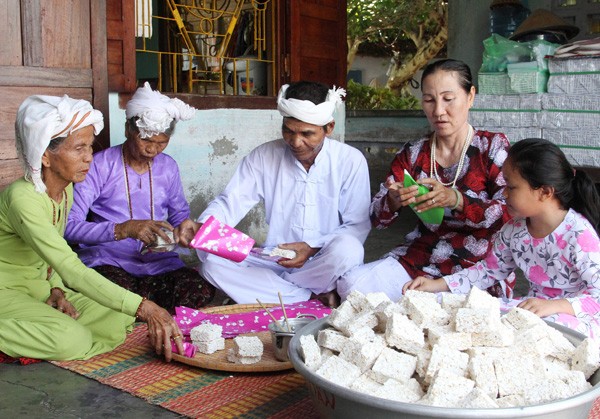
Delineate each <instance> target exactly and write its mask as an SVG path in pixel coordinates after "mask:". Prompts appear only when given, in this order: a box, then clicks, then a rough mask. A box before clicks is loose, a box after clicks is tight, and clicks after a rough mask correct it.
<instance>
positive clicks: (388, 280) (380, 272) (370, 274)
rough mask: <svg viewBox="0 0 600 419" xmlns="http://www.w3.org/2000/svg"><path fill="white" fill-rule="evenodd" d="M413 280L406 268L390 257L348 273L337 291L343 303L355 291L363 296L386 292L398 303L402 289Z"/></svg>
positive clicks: (339, 283) (340, 282)
mask: <svg viewBox="0 0 600 419" xmlns="http://www.w3.org/2000/svg"><path fill="white" fill-rule="evenodd" d="M411 279H412V278H411V277H410V276H409V275H408V273H407V272H406V269H404V266H402V265H401V264H400V262H398V261H397V260H396V259H395V258H393V257H391V256H389V257H387V258H385V259H380V260H376V261H375V262H371V263H367V264H365V265H359V266H357V267H356V268H354V269H352V270H350V271H348V272H346V273H345V274H344V275H343V276H342V277H341V278H340V279H339V281H338V284H337V291H338V294H339V295H340V297H341V299H342V301H343V300H345V299H346V296H347V295H348V294H350V293H351V292H352V291H354V290H357V291H360V292H362V293H363V294H368V293H370V292H384V293H385V294H386V295H387V296H388V297H389V298H390V300H392V301H398V300H399V299H400V298H401V297H402V287H404V284H406V283H407V282H408V281H410V280H411Z"/></svg>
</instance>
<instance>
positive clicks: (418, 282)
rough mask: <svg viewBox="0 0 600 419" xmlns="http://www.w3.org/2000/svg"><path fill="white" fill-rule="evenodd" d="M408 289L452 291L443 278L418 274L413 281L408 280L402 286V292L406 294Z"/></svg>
mask: <svg viewBox="0 0 600 419" xmlns="http://www.w3.org/2000/svg"><path fill="white" fill-rule="evenodd" d="M408 290H416V291H425V292H442V291H450V288H448V284H446V281H444V279H443V278H437V279H431V278H427V277H425V276H418V277H416V278H415V279H413V280H412V281H408V282H407V283H406V284H404V287H402V294H406V291H408Z"/></svg>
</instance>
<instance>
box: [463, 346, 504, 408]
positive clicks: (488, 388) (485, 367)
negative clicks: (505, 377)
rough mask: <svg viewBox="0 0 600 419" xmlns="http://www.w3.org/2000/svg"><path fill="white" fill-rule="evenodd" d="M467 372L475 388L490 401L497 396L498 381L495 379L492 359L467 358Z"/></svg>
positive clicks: (481, 357)
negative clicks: (489, 398)
mask: <svg viewBox="0 0 600 419" xmlns="http://www.w3.org/2000/svg"><path fill="white" fill-rule="evenodd" d="M467 372H468V376H469V377H470V378H471V379H472V380H473V381H475V385H476V386H477V388H479V389H481V391H483V392H484V393H485V394H487V395H488V396H489V397H491V398H492V399H495V398H496V397H497V396H498V380H497V379H496V372H495V370H494V360H493V358H489V357H486V356H474V357H471V358H469V364H468V366H467Z"/></svg>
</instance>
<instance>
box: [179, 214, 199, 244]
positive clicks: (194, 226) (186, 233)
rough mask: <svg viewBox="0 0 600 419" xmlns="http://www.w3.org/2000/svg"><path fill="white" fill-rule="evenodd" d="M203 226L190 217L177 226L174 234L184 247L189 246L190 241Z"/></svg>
mask: <svg viewBox="0 0 600 419" xmlns="http://www.w3.org/2000/svg"><path fill="white" fill-rule="evenodd" d="M200 227H202V224H200V223H196V222H194V221H192V220H190V219H189V218H188V219H187V220H184V221H183V222H182V223H181V224H179V225H178V226H177V227H175V230H174V235H175V241H176V242H178V243H179V245H180V246H182V247H189V246H190V242H191V241H192V239H193V238H194V236H195V235H196V233H197V232H198V230H199V229H200Z"/></svg>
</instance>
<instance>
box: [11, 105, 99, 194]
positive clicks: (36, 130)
mask: <svg viewBox="0 0 600 419" xmlns="http://www.w3.org/2000/svg"><path fill="white" fill-rule="evenodd" d="M88 125H93V126H94V134H95V135H98V134H99V133H100V131H102V128H104V118H103V116H102V113H101V112H100V111H97V110H95V109H94V108H92V105H91V104H90V103H89V102H88V101H86V100H82V99H72V98H70V97H69V96H67V95H64V96H63V97H59V96H43V95H34V96H29V97H28V98H27V99H25V100H24V101H23V103H22V104H21V106H19V110H18V111H17V120H16V123H15V134H16V145H17V153H18V155H19V158H20V159H21V162H22V163H23V168H24V170H25V179H27V180H28V181H30V182H31V183H33V184H34V186H35V190H36V191H37V192H39V193H43V192H45V191H46V185H45V184H44V182H43V180H42V155H43V154H44V152H45V151H46V149H47V148H48V145H49V144H50V141H51V140H52V139H54V138H58V137H67V136H69V135H70V134H71V132H73V131H76V130H78V129H81V128H84V127H87V126H88Z"/></svg>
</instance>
